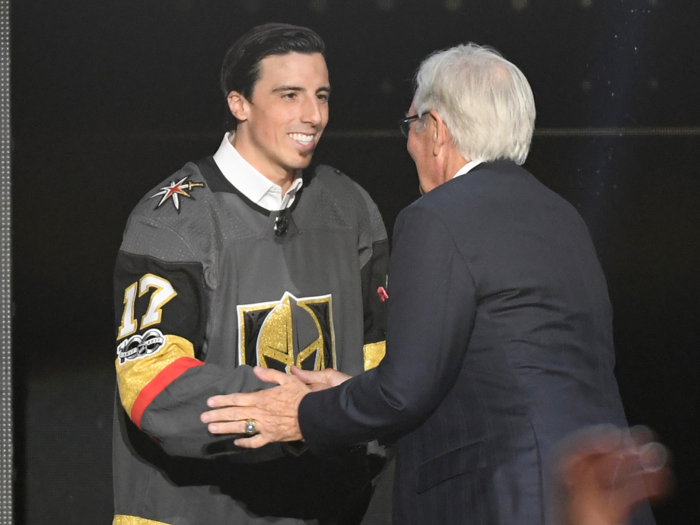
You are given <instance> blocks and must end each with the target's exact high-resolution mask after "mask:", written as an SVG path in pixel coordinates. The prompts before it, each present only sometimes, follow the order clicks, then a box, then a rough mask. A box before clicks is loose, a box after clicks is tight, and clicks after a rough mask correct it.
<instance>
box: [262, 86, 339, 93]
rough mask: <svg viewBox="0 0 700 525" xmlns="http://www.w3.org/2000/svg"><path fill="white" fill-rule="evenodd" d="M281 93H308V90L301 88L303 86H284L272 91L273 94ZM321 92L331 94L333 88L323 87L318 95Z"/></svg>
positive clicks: (318, 90)
mask: <svg viewBox="0 0 700 525" xmlns="http://www.w3.org/2000/svg"><path fill="white" fill-rule="evenodd" d="M280 91H306V88H304V87H301V86H290V85H287V84H285V85H283V86H278V87H276V88H274V89H273V90H272V92H273V93H279V92H280ZM320 91H325V92H326V93H330V92H331V87H330V86H322V87H320V88H318V89H317V90H316V93H318V92H320Z"/></svg>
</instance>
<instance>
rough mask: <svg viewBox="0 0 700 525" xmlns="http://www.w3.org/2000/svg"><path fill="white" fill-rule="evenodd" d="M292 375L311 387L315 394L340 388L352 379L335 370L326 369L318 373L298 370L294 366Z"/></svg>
mask: <svg viewBox="0 0 700 525" xmlns="http://www.w3.org/2000/svg"><path fill="white" fill-rule="evenodd" d="M292 374H294V375H295V376H296V377H298V378H299V379H301V380H302V381H303V382H304V383H306V384H307V385H309V387H311V390H312V391H313V392H316V391H317V390H325V389H326V388H332V387H334V386H338V385H340V384H342V383H344V382H345V381H347V380H348V379H350V376H349V375H347V374H344V373H342V372H338V371H337V370H335V369H333V368H326V369H324V370H318V371H309V370H302V369H300V368H297V367H296V366H293V367H292Z"/></svg>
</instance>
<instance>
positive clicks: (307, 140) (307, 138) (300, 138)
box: [289, 133, 314, 146]
mask: <svg viewBox="0 0 700 525" xmlns="http://www.w3.org/2000/svg"><path fill="white" fill-rule="evenodd" d="M289 136H290V137H292V138H293V139H294V140H296V141H297V142H298V143H299V144H303V145H304V146H308V145H309V144H311V143H312V142H313V140H314V136H313V135H304V134H302V133H290V134H289Z"/></svg>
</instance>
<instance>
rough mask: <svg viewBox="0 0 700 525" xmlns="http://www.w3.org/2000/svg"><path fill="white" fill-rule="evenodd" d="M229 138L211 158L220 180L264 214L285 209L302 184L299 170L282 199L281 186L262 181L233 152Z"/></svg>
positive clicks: (259, 175) (258, 175)
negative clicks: (222, 175)
mask: <svg viewBox="0 0 700 525" xmlns="http://www.w3.org/2000/svg"><path fill="white" fill-rule="evenodd" d="M233 137H234V134H233V133H226V135H224V140H222V141H221V146H219V149H218V150H217V152H216V153H215V154H214V162H216V165H217V166H218V167H219V169H220V170H221V173H223V174H224V177H226V179H228V181H229V182H230V183H231V184H233V185H234V186H235V187H236V188H237V189H238V190H239V191H240V192H241V193H242V194H243V195H245V196H246V197H248V198H249V199H250V200H251V201H253V202H254V203H255V204H257V205H258V206H261V207H263V208H265V209H266V210H270V211H276V210H284V209H286V208H289V207H290V206H291V205H292V203H293V202H294V197H296V194H297V191H299V189H300V188H301V185H302V184H303V181H302V178H301V170H297V173H296V175H295V177H294V181H293V182H292V185H291V186H290V187H289V189H288V190H287V193H285V194H284V196H282V187H281V186H278V185H277V184H275V183H274V182H272V181H271V180H270V179H268V178H267V177H265V175H263V174H262V173H260V172H259V171H258V170H256V169H255V168H254V167H253V166H251V165H250V164H249V163H248V161H246V160H245V159H244V158H243V157H241V154H240V153H238V151H236V148H234V147H233V144H232V143H231V141H232V140H233Z"/></svg>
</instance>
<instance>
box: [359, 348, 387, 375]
mask: <svg viewBox="0 0 700 525" xmlns="http://www.w3.org/2000/svg"><path fill="white" fill-rule="evenodd" d="M362 351H363V352H364V354H365V370H369V369H370V368H374V367H375V366H377V365H378V364H379V362H380V361H381V360H382V359H384V356H385V355H386V341H379V342H378V343H369V344H366V345H365V346H363V347H362Z"/></svg>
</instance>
